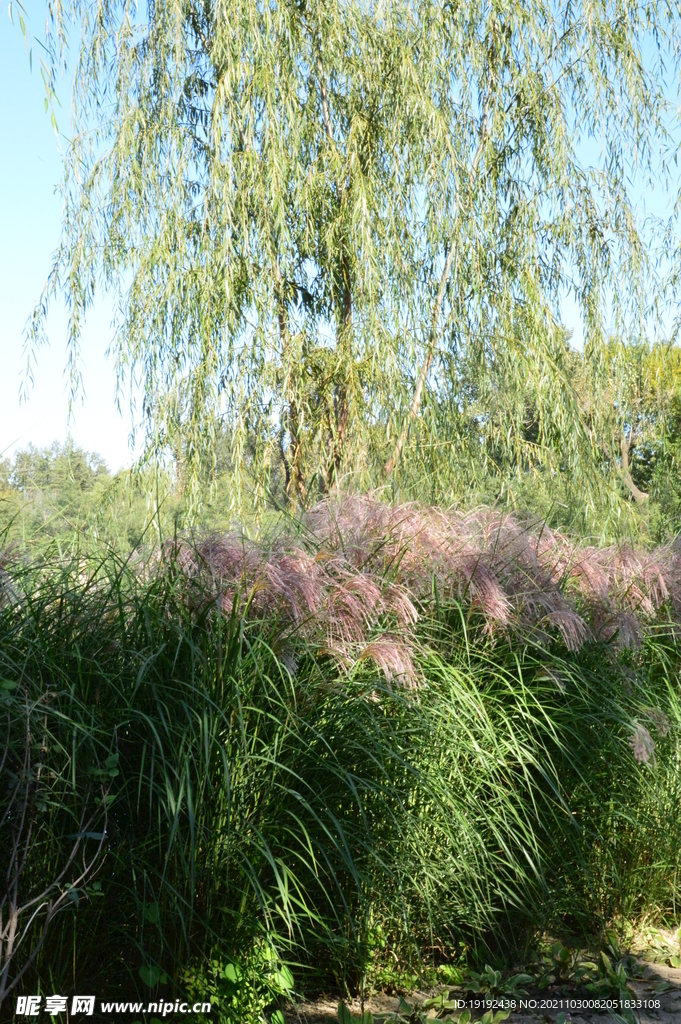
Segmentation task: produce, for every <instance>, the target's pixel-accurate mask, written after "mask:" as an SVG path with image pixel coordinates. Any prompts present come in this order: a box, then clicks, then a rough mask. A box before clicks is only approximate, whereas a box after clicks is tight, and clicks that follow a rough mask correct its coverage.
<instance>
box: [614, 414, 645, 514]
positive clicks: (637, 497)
mask: <svg viewBox="0 0 681 1024" xmlns="http://www.w3.org/2000/svg"><path fill="white" fill-rule="evenodd" d="M630 446H631V434H630V435H629V440H628V441H627V437H626V434H625V433H624V431H622V435H621V437H620V450H621V452H622V482H623V483H624V485H625V487H626V488H627V490H628V491H629V493H630V494H631V496H632V498H633V499H634V501H635V502H637V503H639V504H640V503H641V502H644V501H647V500H648V495H647V494H646V493H645V491H642V490H640V489H639V488H638V487H637V486H636V484H635V483H634V481H633V480H632V478H631V472H630V470H629V448H630Z"/></svg>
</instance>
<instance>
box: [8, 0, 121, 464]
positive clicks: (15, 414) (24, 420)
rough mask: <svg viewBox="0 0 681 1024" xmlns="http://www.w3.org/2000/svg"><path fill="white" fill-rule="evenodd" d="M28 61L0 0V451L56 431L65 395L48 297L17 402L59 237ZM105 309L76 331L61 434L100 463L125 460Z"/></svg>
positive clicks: (59, 322) (38, 7)
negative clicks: (41, 343) (26, 383)
mask: <svg viewBox="0 0 681 1024" xmlns="http://www.w3.org/2000/svg"><path fill="white" fill-rule="evenodd" d="M27 7H28V10H29V14H30V15H31V20H30V23H29V24H30V26H31V27H32V28H33V31H34V32H35V34H36V35H39V28H40V24H41V20H42V17H43V16H44V15H43V7H42V4H40V3H33V4H31V3H28V4H27ZM33 56H34V61H33V71H32V73H31V71H30V69H29V61H28V54H27V52H26V48H25V45H24V41H23V37H22V35H21V31H20V29H19V25H18V23H17V21H16V14H15V24H14V25H12V24H11V22H10V20H9V17H8V13H7V4H6V3H5V0H0V453H2V452H3V451H4V454H5V456H7V455H10V454H11V453H12V452H13V451H14V450H15V449H16V448H17V447H20V448H23V447H25V446H26V445H27V444H28V443H29V442H33V444H35V445H39V446H42V445H47V444H50V443H51V442H52V441H54V440H59V441H64V440H65V438H66V434H67V416H68V403H67V395H66V379H65V377H64V373H63V371H64V366H65V343H66V314H65V311H64V310H63V307H62V306H61V305H60V304H57V303H55V305H54V308H53V311H52V313H51V315H50V318H49V323H48V336H49V340H50V345H49V348H47V349H43V351H42V352H41V354H40V358H39V362H38V370H37V374H36V377H35V388H34V389H33V393H32V395H31V397H30V399H29V401H27V402H24V403H20V402H19V388H20V383H21V379H22V373H23V369H24V361H23V359H22V354H21V350H22V335H23V330H24V326H25V324H26V320H27V319H28V317H29V315H30V313H31V311H32V309H33V306H34V304H35V302H36V300H37V299H38V298H39V296H40V293H41V290H42V288H43V285H44V284H45V281H46V279H47V275H48V272H49V269H50V262H51V260H50V257H51V254H52V252H53V251H54V249H55V248H56V245H57V242H58V239H59V225H60V215H61V199H60V197H59V196H58V195H56V194H55V185H56V184H57V182H58V180H59V177H60V169H61V157H60V153H59V150H58V142H57V138H56V136H55V133H54V130H53V128H52V125H51V124H50V117H49V115H48V114H46V113H45V108H44V97H45V90H44V86H43V82H42V78H41V77H40V69H39V66H38V61H37V60H36V59H35V58H36V52H34V55H33ZM57 94H58V97H59V101H60V103H61V104H62V109H61V111H60V117H59V127H60V129H62V130H68V126H69V103H70V90H69V84H68V83H67V82H66V81H61V82H59V84H58V89H57ZM110 324H111V310H110V307H108V306H106V305H105V304H104V303H102V302H100V303H98V304H97V306H96V307H95V308H94V309H93V310H92V313H91V314H90V315H89V316H88V320H87V324H86V328H85V333H84V338H83V354H84V360H85V367H84V374H83V375H84V380H85V391H86V398H85V401H84V404H83V405H82V406H79V407H77V408H76V409H75V410H74V419H73V422H72V424H71V428H70V430H71V435H72V437H73V439H74V441H75V442H76V443H77V444H79V445H81V446H82V447H83V448H86V449H87V450H88V451H97V452H99V453H100V454H101V455H102V456H103V457H104V458H105V459H106V461H107V463H108V465H109V468H110V469H112V470H114V471H115V470H117V469H119V468H120V467H121V466H125V465H129V464H130V462H131V461H132V457H131V454H130V451H129V449H128V433H129V428H130V419H129V414H128V413H127V411H126V410H124V415H123V416H120V415H119V414H118V412H117V410H116V407H115V403H114V374H113V366H112V363H111V361H110V360H107V359H106V357H105V354H104V353H105V351H106V348H107V346H108V344H109V342H110V340H111V334H112V332H111V326H110Z"/></svg>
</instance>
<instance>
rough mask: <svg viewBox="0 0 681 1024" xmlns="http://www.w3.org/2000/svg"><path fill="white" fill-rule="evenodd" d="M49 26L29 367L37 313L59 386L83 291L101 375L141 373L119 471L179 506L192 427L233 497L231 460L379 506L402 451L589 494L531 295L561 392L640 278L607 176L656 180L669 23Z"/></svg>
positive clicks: (232, 9) (626, 199)
mask: <svg viewBox="0 0 681 1024" xmlns="http://www.w3.org/2000/svg"><path fill="white" fill-rule="evenodd" d="M51 12H52V17H53V32H54V33H55V38H61V39H62V40H63V39H64V38H65V35H64V25H65V24H66V23H67V21H68V20H69V19H70V20H72V21H73V23H74V25H76V26H77V27H78V29H79V38H80V42H79V47H78V52H77V58H76V75H75V93H74V100H75V103H74V125H73V134H72V141H71V145H70V147H69V150H68V153H67V156H66V161H65V172H64V182H63V191H64V199H65V208H64V221H63V234H62V240H61V244H60V247H59V249H58V251H57V253H56V256H55V262H54V267H53V270H52V273H51V276H50V280H49V282H48V286H47V289H46V292H45V295H44V297H43V300H42V302H41V303H40V305H39V307H38V308H37V310H36V314H35V316H34V319H33V322H32V325H31V329H30V331H29V341H28V344H29V353H32V352H33V351H34V350H35V347H36V345H38V344H39V342H40V340H41V336H42V335H41V332H42V325H43V323H44V316H45V311H46V308H47V303H48V300H49V298H50V296H51V295H53V294H54V293H56V292H57V291H60V290H61V291H63V292H64V294H65V295H66V298H67V301H68V303H69V307H70V311H71V317H70V326H69V353H70V354H69V360H70V364H69V365H70V372H71V380H72V385H73V388H74V390H77V388H78V386H79V358H80V354H79V338H80V330H81V325H82V322H83V318H84V316H85V314H86V311H87V308H88V306H89V305H90V303H91V302H92V298H93V295H94V291H95V285H96V284H101V286H102V287H104V288H107V289H110V290H113V291H114V292H115V293H116V294H117V296H118V301H119V318H118V324H117V331H116V335H115V339H114V342H113V353H114V356H115V361H116V367H117V372H118V375H119V382H120V383H121V385H122V384H123V383H124V381H125V380H126V379H127V380H130V379H132V378H134V377H135V375H137V374H141V375H142V378H143V381H144V395H145V398H144V405H145V412H146V414H147V418H146V422H147V428H148V441H149V450H150V451H152V452H154V453H156V454H159V453H162V452H164V451H172V452H174V453H175V455H176V457H178V465H180V464H181V465H182V467H183V471H182V472H183V485H184V487H185V488H186V490H187V493H188V495H189V497H190V500H193V501H194V502H196V501H197V500H198V496H199V494H200V490H201V488H200V481H201V466H202V464H203V465H205V464H206V462H208V463H210V461H211V459H212V457H213V452H214V442H215V437H216V427H217V425H218V423H220V422H221V421H222V424H223V427H222V429H223V430H224V429H227V431H228V434H229V436H230V438H231V440H232V449H233V451H232V458H233V461H234V465H235V467H236V473H235V477H234V481H235V483H234V494H235V498H238V495H239V493H240V486H241V482H242V479H243V472H244V468H245V466H246V464H247V463H248V466H249V469H250V471H251V472H252V473H253V476H254V479H255V480H256V482H257V488H258V489H259V492H260V493H261V494H264V493H265V490H266V488H267V486H268V479H269V473H270V470H271V467H272V466H273V464H274V462H275V461H280V462H281V463H282V464H283V467H284V478H285V486H286V488H287V491H288V493H289V494H290V495H297V496H298V498H299V500H300V501H301V502H304V501H305V500H307V496H308V494H309V492H310V491H311V490H312V491H314V492H318V490H322V491H324V490H327V489H328V488H329V487H331V486H333V485H334V483H336V482H337V481H339V480H340V479H341V477H342V476H343V475H344V474H352V475H353V476H354V478H356V479H357V480H358V481H359V482H360V483H362V482H364V483H367V482H369V483H374V484H375V483H377V482H380V481H382V480H385V479H386V477H388V478H389V477H391V476H392V475H393V474H394V473H395V472H397V473H398V479H397V485H398V486H401V483H402V482H404V481H405V480H406V477H405V476H404V473H405V469H406V472H407V473H408V472H409V464H410V462H413V458H414V454H415V451H416V450H417V449H420V450H421V454H423V451H424V450H426V451H429V452H430V455H429V456H428V458H429V460H430V462H431V465H433V460H435V463H436V465H435V469H436V470H437V472H440V473H442V472H444V473H445V475H448V476H449V478H450V479H454V478H456V479H458V480H460V481H461V480H463V481H466V480H470V465H471V464H472V462H476V463H477V462H478V458H477V457H478V454H479V453H478V450H477V448H476V445H479V444H480V443H482V445H483V447H484V449H485V451H487V452H490V451H491V450H492V449H494V450H495V451H497V452H498V453H501V455H502V456H503V459H502V461H503V463H504V466H506V464H507V463H508V465H510V466H511V467H512V471H513V472H516V470H517V466H518V465H520V464H523V465H526V466H531V467H534V468H535V469H536V468H539V469H541V470H542V471H550V472H553V473H559V474H561V475H562V477H564V478H565V479H569V480H571V481H573V483H575V482H577V483H578V485H579V486H580V487H581V488H582V489H583V490H585V491H590V492H595V490H597V489H598V488H599V487H601V486H602V485H603V483H604V478H603V476H602V452H601V449H600V447H599V444H598V437H599V431H600V427H599V426H598V424H595V423H594V421H593V416H594V408H595V406H593V405H592V409H591V416H590V417H586V418H585V416H584V403H583V402H581V401H580V397H579V395H578V394H577V392H576V390H575V386H574V380H573V377H572V369H571V368H572V357H571V354H570V350H569V347H568V346H566V345H565V343H564V331H563V328H562V327H561V324H560V308H561V300H562V296H563V295H564V293H565V290H566V289H567V290H572V291H573V292H574V294H575V295H576V297H577V299H578V301H579V305H580V309H581V312H582V316H583V319H584V323H585V327H586V348H585V359H586V363H587V367H588V373H587V376H589V375H590V374H591V375H593V374H596V375H597V373H598V372H599V371H598V367H599V366H600V365H601V363H602V360H603V350H604V345H605V341H604V338H605V336H606V330H605V323H606V319H608V316H609V314H612V316H611V318H612V320H613V321H614V323H615V325H617V324H631V323H634V322H639V323H643V322H644V320H645V316H646V311H647V309H648V304H649V300H650V299H651V295H654V293H655V289H656V273H655V267H654V266H652V265H651V263H650V260H649V258H648V251H649V250H648V246H647V241H648V240H649V239H648V237H647V236H646V234H645V232H644V231H643V228H642V227H641V225H640V224H639V222H638V220H637V216H636V211H635V208H634V204H633V201H632V197H631V194H630V193H631V189H630V186H629V184H628V181H629V179H628V174H629V172H630V171H631V170H632V168H634V167H635V168H637V173H638V174H639V175H643V177H645V176H646V175H648V176H651V175H653V174H656V175H657V174H658V172H660V167H661V168H662V177H663V178H664V170H665V168H664V165H663V164H662V165H661V164H660V163H659V159H658V158H659V153H660V147H662V146H664V145H666V144H667V143H668V142H669V134H668V130H667V123H668V122H667V115H668V110H669V106H668V103H667V99H666V95H667V93H666V90H667V83H666V80H665V77H664V67H665V61H666V62H667V63H666V67H667V70H668V73H669V74H674V73H675V72H676V69H677V63H678V62H677V52H678V42H679V25H680V24H681V23H680V22H679V18H678V11H677V10H676V8H675V7H670V6H669V5H665V4H661V3H660V4H658V3H651V4H648V5H646V6H645V7H644V8H640V7H639V6H637V5H635V4H633V3H629V2H620V0H615V2H606V0H596V2H591V0H590V2H585V3H575V4H572V3H571V4H567V5H564V6H563V7H562V8H561V9H558V8H556V7H555V5H552V4H549V3H546V2H543V0H540V2H533V3H530V4H522V5H519V4H516V3H508V2H494V3H489V2H478V3H474V4H472V5H471V4H457V3H441V2H435V0H421V2H419V3H418V4H411V3H406V2H403V0H393V2H390V0H387V2H381V3H377V4H365V3H360V2H359V0H346V2H343V3H341V4H338V3H335V2H334V3H331V2H326V0H322V2H319V3H314V4H307V3H305V2H304V0H302V2H295V3H294V2H278V3H274V4H260V3H257V2H255V0H223V2H217V3H215V2H207V0H206V2H199V0H187V2H184V3H182V4H181V5H180V6H179V7H178V6H177V5H174V4H169V3H167V2H165V0H159V2H153V3H151V2H150V3H147V4H143V5H140V6H136V5H133V4H131V3H127V2H123V3H117V4H109V3H104V2H99V3H96V4H94V5H86V4H84V3H81V2H80V0H73V2H72V3H71V4H70V5H69V6H68V7H67V6H61V5H58V6H56V7H52V8H51ZM60 33H61V35H60ZM61 46H62V49H61V52H62V54H65V52H66V51H65V43H63V42H62V44H61ZM57 50H58V47H57V46H55V51H57ZM593 142H595V143H600V144H601V146H602V155H601V157H600V160H599V161H596V162H595V163H593V162H592V161H590V160H589V159H587V154H591V152H592V148H593V146H592V143H593ZM658 184H659V183H658ZM662 184H663V185H664V181H662ZM613 280H617V281H618V283H621V287H619V286H618V288H617V289H615V290H613V289H612V282H613ZM528 400H529V401H530V404H531V405H532V407H533V409H534V410H535V413H534V415H535V428H533V431H530V432H529V433H528V431H527V429H526V419H527V408H528ZM596 414H597V415H600V411H599V410H596ZM471 425H473V427H472V426H471ZM471 429H473V433H474V434H475V435H476V436H478V437H479V438H481V441H480V442H478V441H476V442H473V449H472V450H471V448H470V438H471ZM247 449H248V451H250V452H251V453H252V457H251V458H250V459H248V460H246V459H245V452H246V450H247ZM471 454H473V455H474V456H475V457H474V458H473V459H472V460H471V457H470V456H471ZM507 456H508V458H507ZM417 461H418V460H417ZM421 462H422V459H421ZM513 467H515V468H513ZM503 472H504V473H506V468H504V469H503ZM606 482H607V481H606ZM439 497H440V498H443V497H446V495H442V494H441V495H439Z"/></svg>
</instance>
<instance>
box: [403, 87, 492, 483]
mask: <svg viewBox="0 0 681 1024" xmlns="http://www.w3.org/2000/svg"><path fill="white" fill-rule="evenodd" d="M488 121H489V100H488V101H487V103H486V104H485V110H484V113H483V117H482V122H481V125H480V134H479V142H478V148H477V149H476V151H475V155H474V157H473V162H472V164H471V168H470V171H469V172H468V192H467V194H466V196H465V205H466V207H467V206H468V199H469V194H470V190H471V188H472V187H473V182H474V181H475V175H476V173H477V170H478V164H479V163H480V160H481V158H482V154H483V150H484V148H485V142H486V140H487V125H488ZM456 242H457V236H456V227H455V229H454V232H453V233H452V239H451V242H450V245H449V251H448V253H447V259H446V260H445V265H444V269H443V271H442V275H441V277H440V285H439V287H438V290H437V295H436V297H435V304H434V306H433V313H432V316H431V321H430V331H429V333H428V347H427V349H426V357H425V359H424V361H423V364H422V366H421V369H420V371H419V375H418V379H417V381H416V388H415V389H414V398H413V400H412V403H411V408H410V409H409V413H408V415H407V419H406V422H405V424H404V426H403V427H402V432H401V433H400V436H399V437H398V439H397V443H396V445H395V449H394V451H393V454H392V455H391V457H390V458H389V459H388V461H387V462H386V465H385V472H386V475H387V476H390V475H391V473H392V472H393V470H394V469H395V466H396V465H397V463H398V462H399V459H400V455H401V454H402V449H403V448H404V443H405V441H406V440H407V435H408V433H409V428H410V426H411V424H412V422H413V420H415V419H416V417H417V416H418V412H419V408H420V405H421V396H422V394H423V388H424V385H425V382H426V379H427V377H428V374H429V372H430V367H431V366H432V363H433V358H434V356H435V344H436V342H437V329H438V323H439V320H440V311H441V309H442V303H443V302H444V297H445V291H446V288H447V282H448V280H449V275H450V273H451V270H452V265H453V263H454V257H455V256H456Z"/></svg>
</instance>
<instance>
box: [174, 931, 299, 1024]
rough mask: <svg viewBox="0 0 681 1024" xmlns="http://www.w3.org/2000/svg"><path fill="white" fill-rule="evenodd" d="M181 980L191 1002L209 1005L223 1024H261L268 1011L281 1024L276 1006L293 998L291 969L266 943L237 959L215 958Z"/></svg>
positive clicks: (271, 1018)
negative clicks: (193, 1000) (194, 1000)
mask: <svg viewBox="0 0 681 1024" xmlns="http://www.w3.org/2000/svg"><path fill="white" fill-rule="evenodd" d="M181 980H182V983H183V985H184V986H186V991H187V994H188V996H189V997H190V998H192V999H196V1000H199V1001H210V1003H211V1006H212V1007H213V1008H214V1010H213V1014H214V1016H215V1018H216V1019H217V1020H218V1021H219V1022H220V1024H251V1022H252V1024H260V1022H262V1021H264V1020H265V1019H266V1016H265V1013H266V1011H268V1010H269V1011H270V1012H269V1014H268V1017H267V1019H268V1020H269V1021H271V1022H272V1024H279V1021H280V1019H281V1020H283V1018H281V1014H280V1013H278V1012H277V1009H276V1007H274V1006H273V1004H275V1003H276V1002H277V1001H278V1000H280V999H290V998H291V996H292V995H293V975H292V973H291V970H290V968H289V967H288V966H287V965H286V964H285V963H283V962H282V960H281V959H280V958H279V956H278V955H277V953H276V950H275V949H274V947H273V946H272V945H271V944H270V943H269V942H267V941H266V940H264V939H263V940H260V941H258V942H256V943H255V944H254V945H253V947H252V949H251V950H250V951H249V953H248V954H246V955H244V956H241V957H240V958H238V959H234V958H231V959H230V958H223V957H219V956H217V957H216V956H215V955H213V956H212V957H210V958H209V959H207V960H205V961H201V963H200V964H199V965H198V966H197V967H196V968H191V969H189V970H186V971H184V972H183V973H182V977H181Z"/></svg>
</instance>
